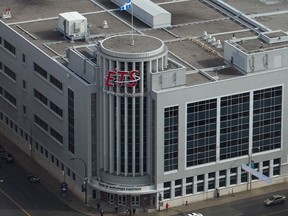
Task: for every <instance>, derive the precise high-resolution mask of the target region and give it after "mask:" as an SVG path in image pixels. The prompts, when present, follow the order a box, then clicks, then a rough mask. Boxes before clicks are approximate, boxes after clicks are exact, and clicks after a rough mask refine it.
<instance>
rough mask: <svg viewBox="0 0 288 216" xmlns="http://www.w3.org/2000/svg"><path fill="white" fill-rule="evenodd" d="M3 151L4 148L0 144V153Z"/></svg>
mask: <svg viewBox="0 0 288 216" xmlns="http://www.w3.org/2000/svg"><path fill="white" fill-rule="evenodd" d="M2 152H5V149H4V147H3V146H2V145H0V153H2Z"/></svg>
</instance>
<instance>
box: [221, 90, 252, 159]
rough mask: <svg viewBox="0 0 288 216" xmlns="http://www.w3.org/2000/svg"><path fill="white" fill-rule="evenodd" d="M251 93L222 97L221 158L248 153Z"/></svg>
mask: <svg viewBox="0 0 288 216" xmlns="http://www.w3.org/2000/svg"><path fill="white" fill-rule="evenodd" d="M249 101H250V93H249V92H247V93H243V94H235V95H230V96H226V97H222V98H221V109H220V126H221V127H220V160H225V159H228V158H235V157H239V156H243V155H248V146H249V144H248V143H249V108H250V106H249V104H250V103H249Z"/></svg>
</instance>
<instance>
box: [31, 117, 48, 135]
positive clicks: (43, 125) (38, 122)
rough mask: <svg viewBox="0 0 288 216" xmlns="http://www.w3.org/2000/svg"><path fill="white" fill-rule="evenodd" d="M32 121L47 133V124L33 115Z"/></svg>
mask: <svg viewBox="0 0 288 216" xmlns="http://www.w3.org/2000/svg"><path fill="white" fill-rule="evenodd" d="M34 120H35V123H36V124H37V125H39V126H40V127H41V128H42V129H44V130H45V131H48V124H47V123H46V122H45V121H43V120H42V119H41V118H40V117H39V116H37V115H34Z"/></svg>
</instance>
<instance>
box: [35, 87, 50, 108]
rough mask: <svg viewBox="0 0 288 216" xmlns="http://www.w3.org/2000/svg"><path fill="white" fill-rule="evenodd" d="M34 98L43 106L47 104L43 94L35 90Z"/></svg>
mask: <svg viewBox="0 0 288 216" xmlns="http://www.w3.org/2000/svg"><path fill="white" fill-rule="evenodd" d="M34 97H35V98H37V99H38V100H39V101H41V102H42V103H43V104H45V105H46V106H47V104H48V99H47V97H45V96H44V95H43V94H41V93H40V92H39V91H37V90H36V89H34Z"/></svg>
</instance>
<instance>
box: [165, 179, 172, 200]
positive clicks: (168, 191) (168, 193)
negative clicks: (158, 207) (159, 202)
mask: <svg viewBox="0 0 288 216" xmlns="http://www.w3.org/2000/svg"><path fill="white" fill-rule="evenodd" d="M163 198H164V199H169V198H171V182H164V197H163Z"/></svg>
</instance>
